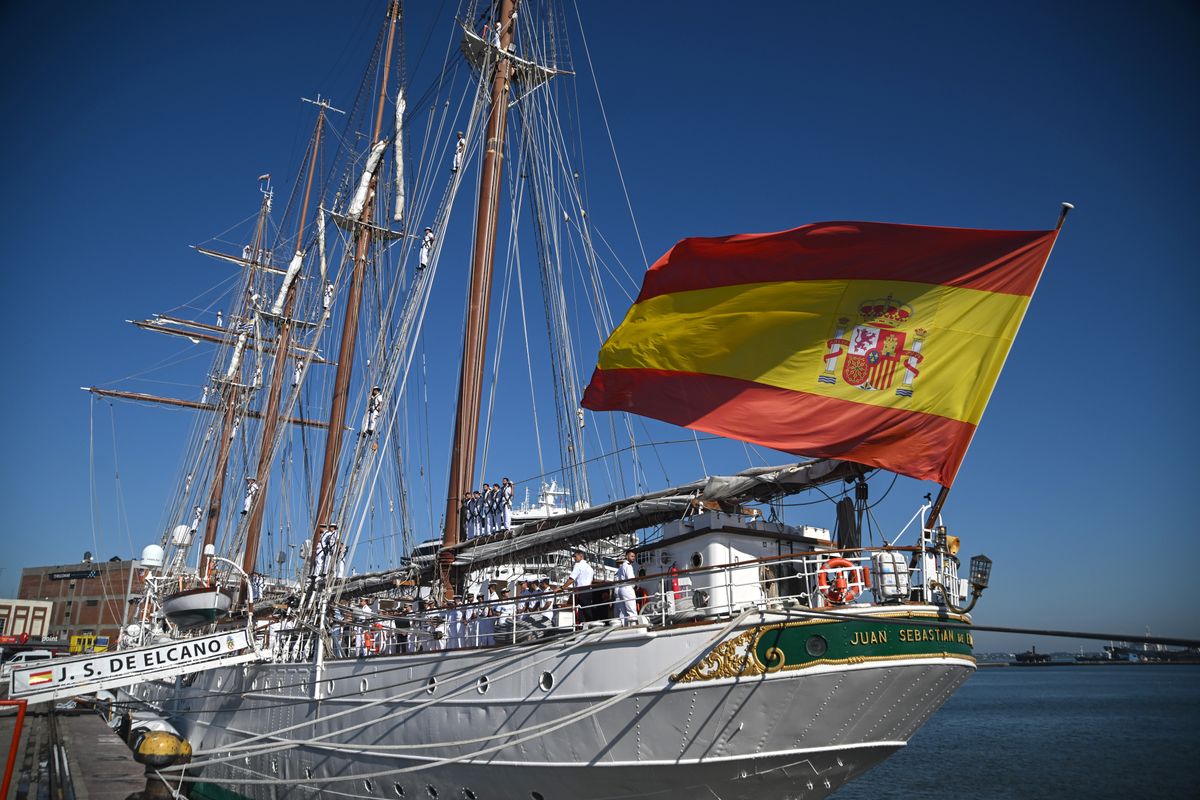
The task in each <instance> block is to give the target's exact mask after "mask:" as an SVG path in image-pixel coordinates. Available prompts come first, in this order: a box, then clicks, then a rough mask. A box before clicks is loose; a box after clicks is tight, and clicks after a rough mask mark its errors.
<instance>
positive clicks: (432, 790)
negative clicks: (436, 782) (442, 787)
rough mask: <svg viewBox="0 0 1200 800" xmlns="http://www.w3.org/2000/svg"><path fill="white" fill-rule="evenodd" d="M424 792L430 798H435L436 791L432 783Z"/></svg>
mask: <svg viewBox="0 0 1200 800" xmlns="http://www.w3.org/2000/svg"><path fill="white" fill-rule="evenodd" d="M425 791H426V792H428V793H429V796H430V797H437V789H435V788H434V787H433V784H432V783H431V784H429V785H428V786H426V787H425Z"/></svg>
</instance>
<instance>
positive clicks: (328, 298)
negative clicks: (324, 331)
mask: <svg viewBox="0 0 1200 800" xmlns="http://www.w3.org/2000/svg"><path fill="white" fill-rule="evenodd" d="M321 305H322V307H323V308H324V309H325V316H329V309H330V308H332V307H333V281H325V289H324V291H323V292H322V293H321Z"/></svg>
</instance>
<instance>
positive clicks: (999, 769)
mask: <svg viewBox="0 0 1200 800" xmlns="http://www.w3.org/2000/svg"><path fill="white" fill-rule="evenodd" d="M832 797H834V798H836V799H837V800H858V799H859V798H861V800H901V798H903V800H923V799H924V798H929V799H932V798H968V797H970V798H981V799H987V800H991V799H993V798H995V799H996V800H999V799H1000V798H1005V799H1007V798H1014V799H1015V798H1031V797H1086V798H1109V797H1112V798H1117V797H1120V798H1129V797H1160V798H1195V797H1200V666H1166V665H1144V666H1143V665H1117V666H1107V665H1104V666H1063V667H998V668H984V669H980V670H979V671H978V672H977V673H976V674H975V675H973V676H972V677H971V678H970V680H968V681H967V683H966V684H965V685H964V686H963V687H962V688H960V689H959V690H958V692H957V693H956V694H955V695H954V696H953V697H951V698H950V700H949V701H948V702H947V703H946V705H945V706H944V707H943V708H942V709H941V710H940V711H939V712H938V713H937V714H935V715H934V717H933V719H931V720H930V721H929V722H928V723H926V725H925V727H923V728H922V729H921V730H919V731H918V732H917V734H916V735H915V736H914V737H913V738H912V740H911V741H910V742H909V744H908V747H907V748H905V749H903V750H901V751H900V752H898V753H896V754H895V755H894V756H892V757H891V758H889V759H888V760H887V761H885V762H883V763H882V764H880V765H879V766H878V767H876V768H875V769H873V770H871V771H870V772H868V773H867V774H866V775H864V776H862V777H861V778H859V779H857V780H855V781H852V782H851V783H849V784H847V785H846V786H845V787H844V788H843V789H841V790H840V791H838V792H836V793H835V794H834V795H832Z"/></svg>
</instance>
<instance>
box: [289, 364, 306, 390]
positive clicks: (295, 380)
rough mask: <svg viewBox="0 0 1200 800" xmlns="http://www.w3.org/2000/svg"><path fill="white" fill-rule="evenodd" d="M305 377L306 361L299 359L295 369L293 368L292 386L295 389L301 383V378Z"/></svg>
mask: <svg viewBox="0 0 1200 800" xmlns="http://www.w3.org/2000/svg"><path fill="white" fill-rule="evenodd" d="M303 377H304V362H303V361H297V362H296V367H295V369H293V370H292V388H293V389H295V388H296V387H297V386H299V385H300V379H301V378H303Z"/></svg>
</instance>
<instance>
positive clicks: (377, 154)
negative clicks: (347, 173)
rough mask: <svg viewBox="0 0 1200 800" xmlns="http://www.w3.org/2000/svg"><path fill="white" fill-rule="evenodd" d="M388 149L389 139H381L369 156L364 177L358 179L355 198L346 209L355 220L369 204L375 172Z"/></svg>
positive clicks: (348, 214)
mask: <svg viewBox="0 0 1200 800" xmlns="http://www.w3.org/2000/svg"><path fill="white" fill-rule="evenodd" d="M386 149H387V139H380V140H379V141H378V142H376V143H375V146H374V147H372V148H371V154H370V155H369V156H367V165H366V167H365V168H364V169H363V173H362V177H361V178H359V179H358V188H357V189H355V190H354V197H353V198H352V199H351V200H350V207H349V208H348V209H346V216H348V217H350V218H351V219H355V218H357V217H358V215H359V214H361V213H362V210H363V207H364V206H366V204H367V192H368V191H370V189H371V178H373V177H374V176H375V170H377V169H378V168H379V159H381V158H383V151H384V150H386Z"/></svg>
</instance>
